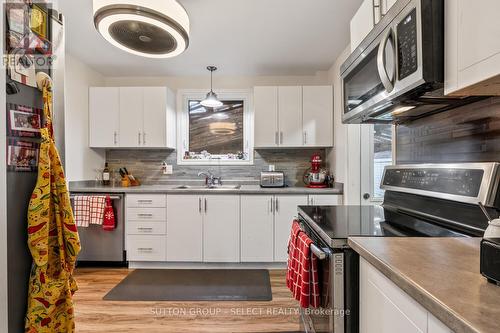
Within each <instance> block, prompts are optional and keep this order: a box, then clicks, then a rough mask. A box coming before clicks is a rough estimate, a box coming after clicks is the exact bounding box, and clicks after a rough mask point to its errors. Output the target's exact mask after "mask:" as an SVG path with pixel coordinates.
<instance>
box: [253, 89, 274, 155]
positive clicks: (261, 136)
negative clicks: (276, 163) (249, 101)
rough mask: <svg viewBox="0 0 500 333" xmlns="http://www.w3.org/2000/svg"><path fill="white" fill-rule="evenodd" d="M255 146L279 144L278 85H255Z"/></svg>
mask: <svg viewBox="0 0 500 333" xmlns="http://www.w3.org/2000/svg"><path fill="white" fill-rule="evenodd" d="M254 108H255V147H277V146H278V87H255V88H254Z"/></svg>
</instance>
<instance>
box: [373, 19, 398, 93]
mask: <svg viewBox="0 0 500 333" xmlns="http://www.w3.org/2000/svg"><path fill="white" fill-rule="evenodd" d="M389 38H392V40H393V44H394V45H395V43H396V39H395V36H394V32H393V30H392V29H391V28H389V30H388V31H387V33H386V34H385V35H384V37H382V40H381V41H380V45H379V47H378V54H377V68H378V74H379V75H380V80H381V81H382V84H383V85H384V88H385V90H386V91H387V92H388V93H390V92H391V91H393V90H394V81H395V79H396V74H394V77H393V78H392V79H391V78H390V77H389V74H387V69H386V68H385V60H384V55H385V48H386V46H387V42H388V41H389ZM393 52H394V66H395V67H396V66H397V62H396V47H395V46H394V51H393ZM394 73H396V71H394Z"/></svg>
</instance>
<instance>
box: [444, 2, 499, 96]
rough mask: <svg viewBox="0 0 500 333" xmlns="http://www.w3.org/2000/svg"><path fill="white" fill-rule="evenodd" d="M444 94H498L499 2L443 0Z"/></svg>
mask: <svg viewBox="0 0 500 333" xmlns="http://www.w3.org/2000/svg"><path fill="white" fill-rule="evenodd" d="M445 13H446V14H445V15H446V17H445V60H446V65H445V67H446V69H445V94H447V95H457V96H458V95H500V38H499V36H500V21H499V20H498V13H500V1H498V0H477V1H470V0H446V1H445Z"/></svg>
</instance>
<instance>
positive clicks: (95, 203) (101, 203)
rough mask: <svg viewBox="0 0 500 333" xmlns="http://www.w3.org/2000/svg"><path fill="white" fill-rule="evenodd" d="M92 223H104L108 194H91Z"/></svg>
mask: <svg viewBox="0 0 500 333" xmlns="http://www.w3.org/2000/svg"><path fill="white" fill-rule="evenodd" d="M88 198H89V210H90V224H98V225H102V222H103V220H104V210H105V208H106V196H103V195H92V196H89V197H88Z"/></svg>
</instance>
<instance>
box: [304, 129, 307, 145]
mask: <svg viewBox="0 0 500 333" xmlns="http://www.w3.org/2000/svg"><path fill="white" fill-rule="evenodd" d="M304 144H305V145H307V131H304Z"/></svg>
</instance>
